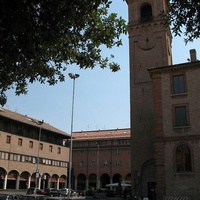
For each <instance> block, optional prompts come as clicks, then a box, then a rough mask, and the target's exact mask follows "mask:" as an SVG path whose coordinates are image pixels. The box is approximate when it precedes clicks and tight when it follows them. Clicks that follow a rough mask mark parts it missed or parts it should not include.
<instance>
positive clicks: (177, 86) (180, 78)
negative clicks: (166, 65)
mask: <svg viewBox="0 0 200 200" xmlns="http://www.w3.org/2000/svg"><path fill="white" fill-rule="evenodd" d="M172 82H173V94H181V93H185V81H184V75H183V74H181V75H176V76H172Z"/></svg>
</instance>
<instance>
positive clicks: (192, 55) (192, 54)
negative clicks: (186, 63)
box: [190, 49, 197, 62]
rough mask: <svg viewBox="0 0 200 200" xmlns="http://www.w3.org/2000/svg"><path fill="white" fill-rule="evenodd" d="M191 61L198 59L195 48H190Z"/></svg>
mask: <svg viewBox="0 0 200 200" xmlns="http://www.w3.org/2000/svg"><path fill="white" fill-rule="evenodd" d="M190 61H191V62H195V61H197V54H196V50H195V49H190Z"/></svg>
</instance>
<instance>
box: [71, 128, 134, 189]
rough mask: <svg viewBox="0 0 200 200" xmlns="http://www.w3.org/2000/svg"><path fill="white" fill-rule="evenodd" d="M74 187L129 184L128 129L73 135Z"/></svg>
mask: <svg viewBox="0 0 200 200" xmlns="http://www.w3.org/2000/svg"><path fill="white" fill-rule="evenodd" d="M73 138H74V139H73V170H72V171H73V184H72V185H73V188H74V189H75V190H77V191H80V190H81V191H83V190H88V189H91V188H94V189H100V188H105V186H106V184H109V183H117V182H119V181H121V182H125V183H131V154H130V128H126V129H111V130H95V131H81V132H74V133H73Z"/></svg>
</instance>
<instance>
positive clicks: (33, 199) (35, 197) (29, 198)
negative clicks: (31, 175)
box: [21, 194, 48, 200]
mask: <svg viewBox="0 0 200 200" xmlns="http://www.w3.org/2000/svg"><path fill="white" fill-rule="evenodd" d="M47 198H48V196H46V195H42V194H29V195H24V196H22V198H21V200H46V199H47Z"/></svg>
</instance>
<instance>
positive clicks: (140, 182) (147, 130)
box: [126, 0, 172, 200]
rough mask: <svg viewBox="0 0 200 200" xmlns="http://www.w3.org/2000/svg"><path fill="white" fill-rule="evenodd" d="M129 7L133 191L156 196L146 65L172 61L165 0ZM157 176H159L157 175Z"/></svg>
mask: <svg viewBox="0 0 200 200" xmlns="http://www.w3.org/2000/svg"><path fill="white" fill-rule="evenodd" d="M126 2H127V4H128V11H129V23H128V32H129V52H130V103H131V111H130V112H131V162H132V164H131V165H132V171H131V176H132V185H133V187H132V194H133V195H134V196H137V197H148V198H149V199H150V200H155V199H156V195H157V197H158V198H157V199H159V194H156V190H157V191H158V189H159V192H161V193H162V189H163V188H164V187H165V185H164V177H162V174H159V173H160V171H162V170H160V171H159V170H158V169H159V163H156V161H155V153H156V152H155V149H154V147H155V134H154V122H153V110H154V107H153V88H152V80H151V78H150V75H149V72H148V69H149V68H152V67H159V66H168V65H171V64H172V55H171V41H172V37H171V32H170V29H169V27H168V26H166V25H165V19H163V17H162V15H161V14H162V13H166V11H167V10H168V0H126ZM158 177H160V178H159V179H158Z"/></svg>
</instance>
